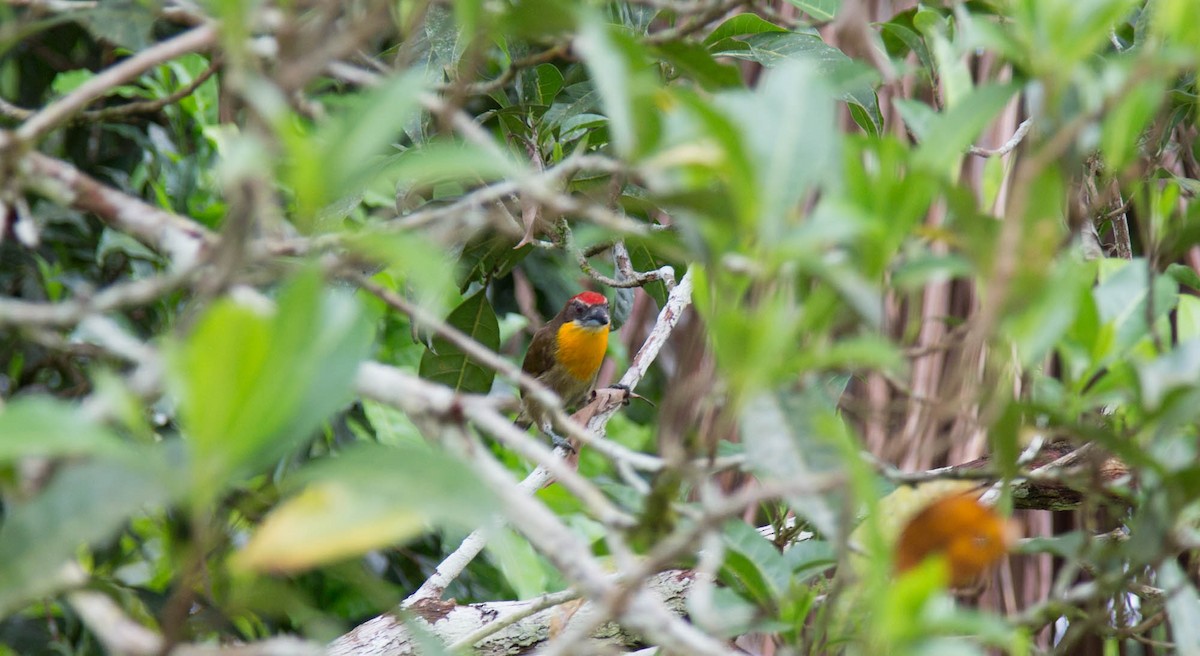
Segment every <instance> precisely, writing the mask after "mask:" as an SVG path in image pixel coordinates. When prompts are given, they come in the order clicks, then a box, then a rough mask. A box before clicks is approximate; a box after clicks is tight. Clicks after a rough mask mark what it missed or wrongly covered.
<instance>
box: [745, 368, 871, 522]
mask: <svg viewBox="0 0 1200 656" xmlns="http://www.w3.org/2000/svg"><path fill="white" fill-rule="evenodd" d="M847 380H848V378H847V377H840V376H839V377H835V378H831V379H829V380H828V381H827V385H828V387H827V386H826V384H813V385H812V386H810V387H809V388H807V389H806V390H805V391H803V392H778V393H771V392H762V393H759V394H755V395H754V396H752V397H751V398H750V399H748V400H747V401H746V403H745V404H744V406H743V407H742V411H741V419H740V426H741V434H742V439H743V441H745V443H746V458H747V460H748V461H749V464H750V467H751V469H752V470H753V471H754V472H755V473H756V474H757V475H758V476H759V477H761V478H762V479H764V480H797V479H799V480H805V479H808V478H813V479H815V478H817V477H818V476H819V475H820V474H825V473H830V472H832V471H835V470H837V469H839V468H840V467H841V464H840V463H841V459H840V457H839V456H838V455H837V453H836V450H835V449H834V448H833V447H832V446H831V444H830V441H829V440H828V439H826V437H824V436H823V435H822V434H821V428H820V426H821V422H820V420H821V419H822V418H823V417H826V416H831V415H833V408H834V407H836V404H837V399H838V398H839V397H840V396H841V390H842V389H844V387H845V384H846V381H847ZM788 502H789V503H790V504H791V507H792V509H793V510H794V511H795V512H796V514H797V515H799V516H800V517H803V518H804V519H805V520H806V521H808V522H810V523H811V524H812V525H813V526H814V527H816V529H817V530H818V531H820V532H821V533H822V534H824V535H826V536H835V535H837V528H838V523H839V522H838V512H837V507H836V505H831V503H830V500H829V497H828V495H826V494H821V493H812V494H795V495H792V496H790V497H788Z"/></svg>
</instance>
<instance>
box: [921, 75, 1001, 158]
mask: <svg viewBox="0 0 1200 656" xmlns="http://www.w3.org/2000/svg"><path fill="white" fill-rule="evenodd" d="M1016 90H1017V87H1016V85H1012V84H992V85H985V86H981V87H979V88H977V89H975V90H973V91H971V92H970V94H968V95H967V96H966V97H964V98H963V99H962V101H961V102H960V103H959V104H957V105H955V106H954V107H953V108H951V109H948V110H946V111H945V112H942V113H940V114H938V115H937V116H936V118H934V119H932V120H931V121H930V122H929V125H928V127H927V129H926V133H927V134H926V138H925V139H924V140H922V142H921V145H920V146H919V147H918V148H917V152H916V154H915V157H914V158H913V163H914V164H916V165H917V166H921V167H924V168H926V169H927V170H929V171H933V172H939V173H942V174H947V173H951V172H952V171H957V167H958V162H960V161H961V160H962V158H963V155H964V154H965V153H966V151H967V147H968V146H970V145H971V144H972V143H973V142H974V141H975V139H976V137H978V136H979V133H980V132H982V131H983V128H984V127H985V126H987V125H988V124H989V123H991V122H992V120H993V119H994V118H995V117H996V114H998V113H1000V110H1001V109H1003V108H1004V106H1005V105H1006V104H1008V101H1009V99H1011V98H1012V95H1013V93H1015V92H1016Z"/></svg>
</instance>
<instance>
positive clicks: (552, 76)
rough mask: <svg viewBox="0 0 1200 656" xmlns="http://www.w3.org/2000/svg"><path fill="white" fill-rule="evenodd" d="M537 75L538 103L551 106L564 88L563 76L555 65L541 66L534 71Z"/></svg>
mask: <svg viewBox="0 0 1200 656" xmlns="http://www.w3.org/2000/svg"><path fill="white" fill-rule="evenodd" d="M533 71H534V74H536V75H537V89H538V102H540V103H541V104H543V105H550V104H551V103H553V102H554V98H555V96H557V95H558V92H559V91H562V88H563V74H562V72H561V71H559V70H558V67H557V66H555V65H553V64H539V65H538V67H537V68H535V69H533Z"/></svg>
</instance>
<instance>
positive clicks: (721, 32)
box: [704, 13, 787, 46]
mask: <svg viewBox="0 0 1200 656" xmlns="http://www.w3.org/2000/svg"><path fill="white" fill-rule="evenodd" d="M763 32H787V29H786V28H783V27H780V26H778V25H776V24H775V23H772V22H770V21H768V20H766V19H765V18H762V17H760V16H759V15H758V14H751V13H746V14H738V15H736V16H733V17H732V18H728V19H726V20H725V22H723V23H721V24H720V25H718V26H717V29H715V30H713V31H712V32H711V33H710V34H709V35H708V36H707V37H705V39H704V45H706V46H711V45H713V44H716V43H719V42H721V41H722V40H724V39H729V38H733V37H738V36H744V35H747V34H762V33H763Z"/></svg>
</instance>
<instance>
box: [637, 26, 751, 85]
mask: <svg viewBox="0 0 1200 656" xmlns="http://www.w3.org/2000/svg"><path fill="white" fill-rule="evenodd" d="M743 15H747V14H743ZM654 52H655V53H656V54H658V55H659V56H660V57H661V58H662V59H664V60H666V61H667V62H669V63H670V64H671V65H672V66H674V67H675V70H676V71H677V72H678V73H680V74H681V75H686V76H687V77H689V78H691V79H693V80H695V81H696V82H697V83H698V84H700V86H701V87H703V88H705V89H708V90H710V91H713V90H717V89H723V88H726V87H736V86H741V84H742V74H741V72H740V71H738V69H737V68H736V67H734V66H731V65H729V64H724V63H721V62H718V61H717V60H716V59H714V58H713V56H712V55H711V54H709V52H708V50H707V49H706V48H705V47H704V46H701V45H699V44H697V43H695V42H692V41H668V42H666V43H661V44H659V45H657V46H655V47H654Z"/></svg>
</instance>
